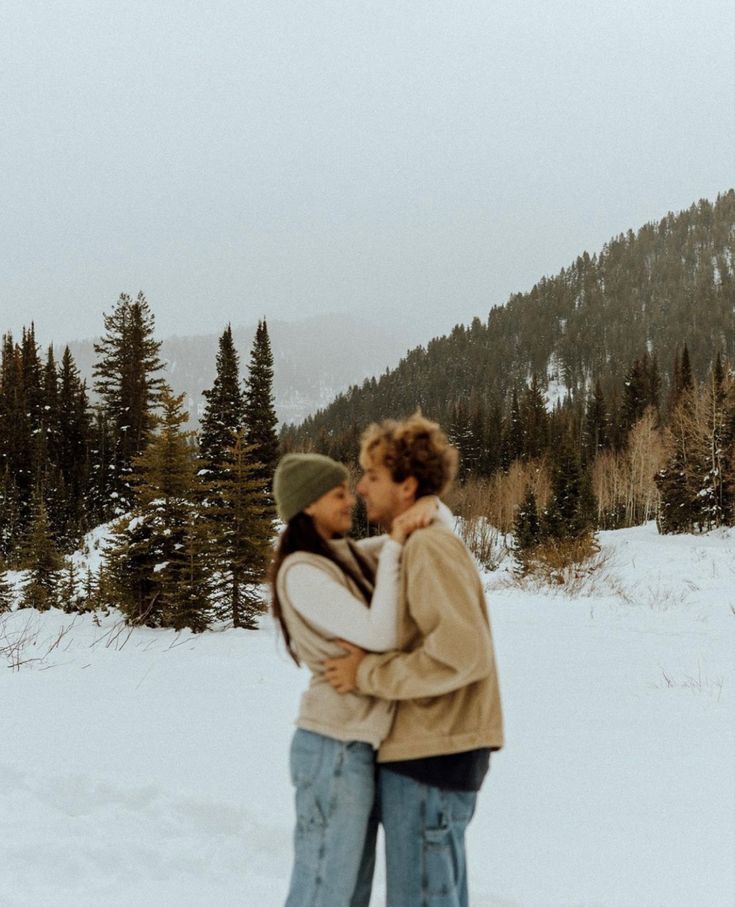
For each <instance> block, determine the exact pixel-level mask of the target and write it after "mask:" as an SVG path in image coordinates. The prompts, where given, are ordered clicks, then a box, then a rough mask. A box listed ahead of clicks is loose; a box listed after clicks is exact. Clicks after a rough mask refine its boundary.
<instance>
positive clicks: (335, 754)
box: [286, 728, 377, 907]
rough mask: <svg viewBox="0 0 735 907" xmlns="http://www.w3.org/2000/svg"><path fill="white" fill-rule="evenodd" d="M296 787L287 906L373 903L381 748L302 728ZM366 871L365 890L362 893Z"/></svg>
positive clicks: (294, 753)
mask: <svg viewBox="0 0 735 907" xmlns="http://www.w3.org/2000/svg"><path fill="white" fill-rule="evenodd" d="M291 780H292V781H293V784H294V786H295V788H296V831H295V832H294V866H293V872H292V874H291V885H290V888H289V892H288V898H287V900H286V907H368V904H369V902H370V888H371V884H372V862H371V861H370V858H369V856H368V859H367V860H366V861H365V866H364V868H363V869H362V870H361V862H362V857H363V852H364V851H365V850H367V851H368V852H369V851H370V849H371V846H370V845H368V847H367V848H366V846H365V845H366V838H367V836H368V829H369V830H370V835H371V837H372V853H373V862H374V851H375V843H374V840H375V829H376V827H377V825H376V822H375V818H374V817H371V813H372V810H373V800H374V797H375V751H374V750H373V748H372V747H371V746H370V744H369V743H359V742H349V743H345V742H343V741H340V740H334V739H332V738H331V737H325V736H323V735H322V734H314V733H312V732H311V731H305V730H303V729H301V728H298V729H297V731H296V733H295V734H294V738H293V742H292V744H291ZM358 873H360V885H359V891H357V892H356V890H355V889H356V886H357V884H358Z"/></svg>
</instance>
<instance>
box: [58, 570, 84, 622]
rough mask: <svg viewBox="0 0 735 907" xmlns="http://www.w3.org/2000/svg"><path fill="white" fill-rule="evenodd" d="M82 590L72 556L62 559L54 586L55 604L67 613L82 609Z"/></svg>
mask: <svg viewBox="0 0 735 907" xmlns="http://www.w3.org/2000/svg"><path fill="white" fill-rule="evenodd" d="M84 598H85V596H84V592H83V591H82V588H81V582H80V577H79V570H78V569H77V565H76V564H75V563H74V558H73V557H67V558H65V559H64V563H63V567H62V569H61V571H60V573H59V579H58V584H57V588H56V600H57V605H58V607H59V608H61V609H62V610H64V611H67V612H69V613H71V612H74V611H83V610H84Z"/></svg>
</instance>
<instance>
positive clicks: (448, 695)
mask: <svg viewBox="0 0 735 907" xmlns="http://www.w3.org/2000/svg"><path fill="white" fill-rule="evenodd" d="M398 637H399V647H400V651H396V652H387V653H385V654H382V655H376V654H373V655H367V656H366V657H365V658H364V659H363V661H362V664H361V665H360V669H359V671H358V675H357V688H358V689H359V691H360V692H361V693H365V694H367V695H370V696H375V697H378V698H380V699H384V700H398V704H397V709H396V714H395V719H394V721H393V726H392V728H391V731H390V733H389V734H388V736H387V737H386V739H385V740H384V741H383V743H382V744H381V746H380V750H379V753H378V761H380V762H391V761H400V760H402V759H417V758H422V757H424V756H437V755H445V754H449V753H459V752H463V751H465V750H470V749H477V748H479V747H491V748H492V749H499V748H500V747H502V745H503V717H502V711H501V705H500V691H499V688H498V678H497V672H496V667H495V656H494V652H493V641H492V634H491V630H490V623H489V619H488V613H487V606H486V604H485V595H484V590H483V587H482V581H481V579H480V575H479V573H478V571H477V568H476V567H475V563H474V561H473V559H472V556H471V555H470V553H469V551H468V550H467V548H466V547H465V545H464V543H463V542H462V541H461V539H459V538H457V536H455V535H454V534H453V533H452V532H451V531H450V530H449V529H447V528H446V527H445V526H442V525H441V524H438V523H434V524H432V525H431V526H429V527H427V528H426V529H421V530H419V531H417V532H415V533H413V535H412V536H411V537H410V538H409V539H408V541H407V542H406V544H405V545H404V548H403V558H402V567H401V589H400V604H399V613H398Z"/></svg>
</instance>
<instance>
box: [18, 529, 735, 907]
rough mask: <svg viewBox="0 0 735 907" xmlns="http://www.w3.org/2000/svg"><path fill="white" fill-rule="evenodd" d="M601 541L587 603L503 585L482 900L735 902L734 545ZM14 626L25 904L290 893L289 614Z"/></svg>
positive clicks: (189, 902) (732, 538)
mask: <svg viewBox="0 0 735 907" xmlns="http://www.w3.org/2000/svg"><path fill="white" fill-rule="evenodd" d="M601 541H602V544H603V553H604V554H605V555H606V557H607V560H606V563H605V564H604V565H603V566H601V567H600V569H599V570H598V571H597V573H596V574H594V575H593V576H592V577H591V578H590V579H588V580H587V581H585V582H584V583H583V584H582V586H583V588H582V589H581V590H579V591H578V594H577V595H576V596H575V597H573V598H570V597H569V596H568V595H566V594H565V593H563V592H560V591H557V590H534V589H525V590H520V589H517V588H508V587H506V586H505V585H504V583H503V577H502V576H500V575H497V574H496V575H489V576H488V586H489V592H488V598H489V602H490V606H491V612H492V619H493V628H494V634H495V641H496V648H497V655H498V659H499V662H500V673H501V682H502V690H503V698H504V705H505V713H506V730H507V746H506V748H505V750H503V752H502V753H499V754H497V755H496V756H495V757H494V758H493V764H492V769H491V772H490V775H489V777H488V779H487V781H486V784H485V787H484V788H483V791H482V793H481V795H480V802H479V809H478V813H477V815H476V818H475V820H474V821H473V823H472V825H471V827H470V834H469V852H470V866H471V872H470V890H471V901H472V904H473V905H474V907H603V905H608V907H624V905H630V907H659V905H660V907H678V905H681V907H732V904H733V903H735V879H734V877H733V873H734V869H733V861H734V858H733V854H735V827H734V826H735V739H734V738H735V721H734V717H735V696H734V692H735V666H734V664H733V661H734V659H735V655H734V653H735V645H734V643H735V533H732V532H730V533H726V532H716V533H712V534H710V535H708V536H701V537H693V536H681V537H659V536H658V535H657V534H656V530H655V527H654V526H652V525H649V526H645V527H640V528H637V529H632V530H624V531H621V532H615V533H602V535H601ZM0 623H1V624H2V628H1V629H0V651H3V652H4V656H0V669H1V670H0V684H1V685H2V686H1V687H0V718H1V722H0V733H1V735H2V736H1V737H0V905H2V907H45V905H49V907H51V905H53V907H72V905H73V907H87V905H89V907H91V905H94V907H148V905H150V907H153V905H155V907H168V905H171V907H174V905H177V907H178V905H181V907H210V905H212V907H236V905H237V907H243V905H245V907H250V905H256V904H257V905H258V907H275V905H281V904H282V903H283V899H284V892H285V890H286V885H287V877H288V872H289V868H290V866H289V862H290V838H291V826H292V815H293V814H292V803H291V791H290V788H289V782H288V776H287V751H288V745H289V739H290V736H291V731H292V720H293V716H294V715H295V713H296V709H297V704H298V698H299V694H300V690H301V688H302V687H303V685H304V683H305V680H306V678H305V675H302V674H300V673H299V671H298V670H297V669H296V668H295V667H293V666H292V665H291V664H290V663H289V661H288V660H287V658H286V656H285V654H284V652H283V649H282V647H281V646H279V644H278V643H277V640H276V638H275V634H274V632H273V628H272V626H271V625H270V622H269V621H268V620H264V622H263V627H262V629H261V630H260V631H258V632H247V631H232V630H229V631H227V632H209V633H205V634H202V635H199V636H192V635H191V634H189V633H181V634H174V633H173V632H168V631H160V630H148V629H137V630H135V631H134V632H132V633H131V632H130V631H129V630H128V629H127V628H124V627H123V626H122V625H121V623H120V622H119V620H118V618H117V617H116V616H115V615H110V616H107V617H102V618H100V623H99V625H97V624H96V623H95V620H94V618H93V617H92V616H84V617H76V618H75V617H73V616H72V615H66V614H62V613H60V612H56V611H54V612H50V613H47V614H44V615H39V614H36V613H35V612H31V611H17V612H13V613H12V614H9V615H5V616H4V617H0ZM62 631H63V632H62ZM22 640H25V642H24V644H22V645H21V644H20V642H21V641H22ZM14 643H16V645H15V646H14V645H13V644H14ZM18 660H26V661H25V663H24V664H22V665H21V666H20V667H19V668H17V669H14V667H13V663H14V662H17V661H18ZM383 902H384V889H383V883H382V874H381V872H380V868H379V873H378V878H377V879H376V885H375V895H374V898H373V903H374V904H375V905H378V904H382V903H383ZM407 907H409V905H407Z"/></svg>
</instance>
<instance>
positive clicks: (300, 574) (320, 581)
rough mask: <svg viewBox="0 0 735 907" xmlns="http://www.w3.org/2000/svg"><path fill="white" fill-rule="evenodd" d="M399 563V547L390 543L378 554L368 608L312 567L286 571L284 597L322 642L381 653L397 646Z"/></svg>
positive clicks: (327, 574)
mask: <svg viewBox="0 0 735 907" xmlns="http://www.w3.org/2000/svg"><path fill="white" fill-rule="evenodd" d="M400 559H401V546H400V545H399V544H398V543H397V542H394V541H393V540H392V539H389V540H388V541H387V542H386V543H385V545H384V546H383V551H382V554H381V556H380V562H379V564H378V572H377V575H376V577H375V589H374V591H373V597H372V599H371V605H370V607H369V608H368V607H366V606H365V603H364V602H363V601H361V600H360V599H359V598H356V597H355V596H354V595H353V594H352V593H351V592H350V590H349V589H348V588H347V587H346V586H345V585H344V584H343V583H341V582H340V581H339V580H338V579H336V578H335V576H334V575H333V574H332V573H331V572H330V571H329V570H322V569H321V568H319V567H315V566H314V565H313V564H306V563H301V564H294V565H293V566H290V567H288V568H286V569H287V572H286V575H285V577H284V584H285V588H286V594H287V595H288V599H289V601H290V602H291V605H292V606H293V608H294V610H296V611H298V613H299V614H300V615H301V616H302V617H303V618H304V619H305V620H307V621H308V622H309V623H310V624H311V625H312V626H313V627H314V628H315V629H316V630H318V631H319V632H320V633H322V634H323V635H324V636H325V637H326V638H328V639H332V638H335V637H342V638H343V639H346V640H348V641H349V642H352V643H355V645H358V646H361V647H362V648H363V649H369V650H370V651H372V652H385V651H386V650H387V649H393V648H395V646H396V645H397V644H398V632H397V623H398V621H397V617H396V615H397V611H398V578H399V571H400ZM338 569H339V568H335V570H338Z"/></svg>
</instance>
